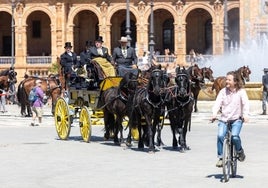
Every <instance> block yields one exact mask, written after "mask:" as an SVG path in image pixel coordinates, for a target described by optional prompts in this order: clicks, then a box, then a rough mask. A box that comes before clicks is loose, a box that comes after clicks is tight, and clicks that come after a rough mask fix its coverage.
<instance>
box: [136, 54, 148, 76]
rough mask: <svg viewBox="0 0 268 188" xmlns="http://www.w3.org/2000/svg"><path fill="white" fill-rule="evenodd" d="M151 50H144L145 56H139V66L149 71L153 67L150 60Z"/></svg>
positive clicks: (140, 68) (142, 69)
mask: <svg viewBox="0 0 268 188" xmlns="http://www.w3.org/2000/svg"><path fill="white" fill-rule="evenodd" d="M149 54H150V52H146V51H145V52H143V56H142V57H141V58H138V62H137V66H138V68H139V70H141V71H147V70H149V69H150V67H151V63H150V62H149V56H148V55H149Z"/></svg>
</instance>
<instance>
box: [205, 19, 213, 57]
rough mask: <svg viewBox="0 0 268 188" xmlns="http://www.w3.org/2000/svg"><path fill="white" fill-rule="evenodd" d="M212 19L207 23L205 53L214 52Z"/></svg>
mask: <svg viewBox="0 0 268 188" xmlns="http://www.w3.org/2000/svg"><path fill="white" fill-rule="evenodd" d="M211 22H212V19H208V20H207V21H206V23H205V52H203V53H204V54H212V24H211Z"/></svg>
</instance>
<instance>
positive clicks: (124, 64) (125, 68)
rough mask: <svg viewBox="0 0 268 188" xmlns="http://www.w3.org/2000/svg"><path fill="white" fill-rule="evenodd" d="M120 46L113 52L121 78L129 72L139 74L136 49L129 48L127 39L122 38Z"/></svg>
mask: <svg viewBox="0 0 268 188" xmlns="http://www.w3.org/2000/svg"><path fill="white" fill-rule="evenodd" d="M119 42H120V46H118V47H116V48H115V49H114V51H113V60H114V62H115V64H116V65H117V72H118V75H119V76H124V75H125V74H126V73H127V72H132V73H133V74H135V75H137V74H138V69H137V61H138V58H137V55H136V51H135V49H134V48H132V47H130V46H127V43H128V39H127V37H121V39H120V40H119Z"/></svg>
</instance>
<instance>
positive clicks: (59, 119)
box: [54, 97, 71, 140]
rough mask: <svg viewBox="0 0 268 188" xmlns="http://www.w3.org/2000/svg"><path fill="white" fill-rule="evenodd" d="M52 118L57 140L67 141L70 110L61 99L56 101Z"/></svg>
mask: <svg viewBox="0 0 268 188" xmlns="http://www.w3.org/2000/svg"><path fill="white" fill-rule="evenodd" d="M54 118H55V126H56V131H57V133H58V136H59V138H60V139H62V140H66V139H68V137H69V134H70V130H71V117H70V109H69V106H68V103H67V102H66V100H65V99H64V98H62V97H60V98H58V99H57V102H56V106H55V114H54Z"/></svg>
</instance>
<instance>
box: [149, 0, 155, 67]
mask: <svg viewBox="0 0 268 188" xmlns="http://www.w3.org/2000/svg"><path fill="white" fill-rule="evenodd" d="M150 6H151V17H150V18H151V19H150V36H149V39H150V42H149V48H150V57H149V60H150V63H151V65H152V61H153V53H154V45H155V43H154V10H153V7H154V1H153V0H151V4H150Z"/></svg>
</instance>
